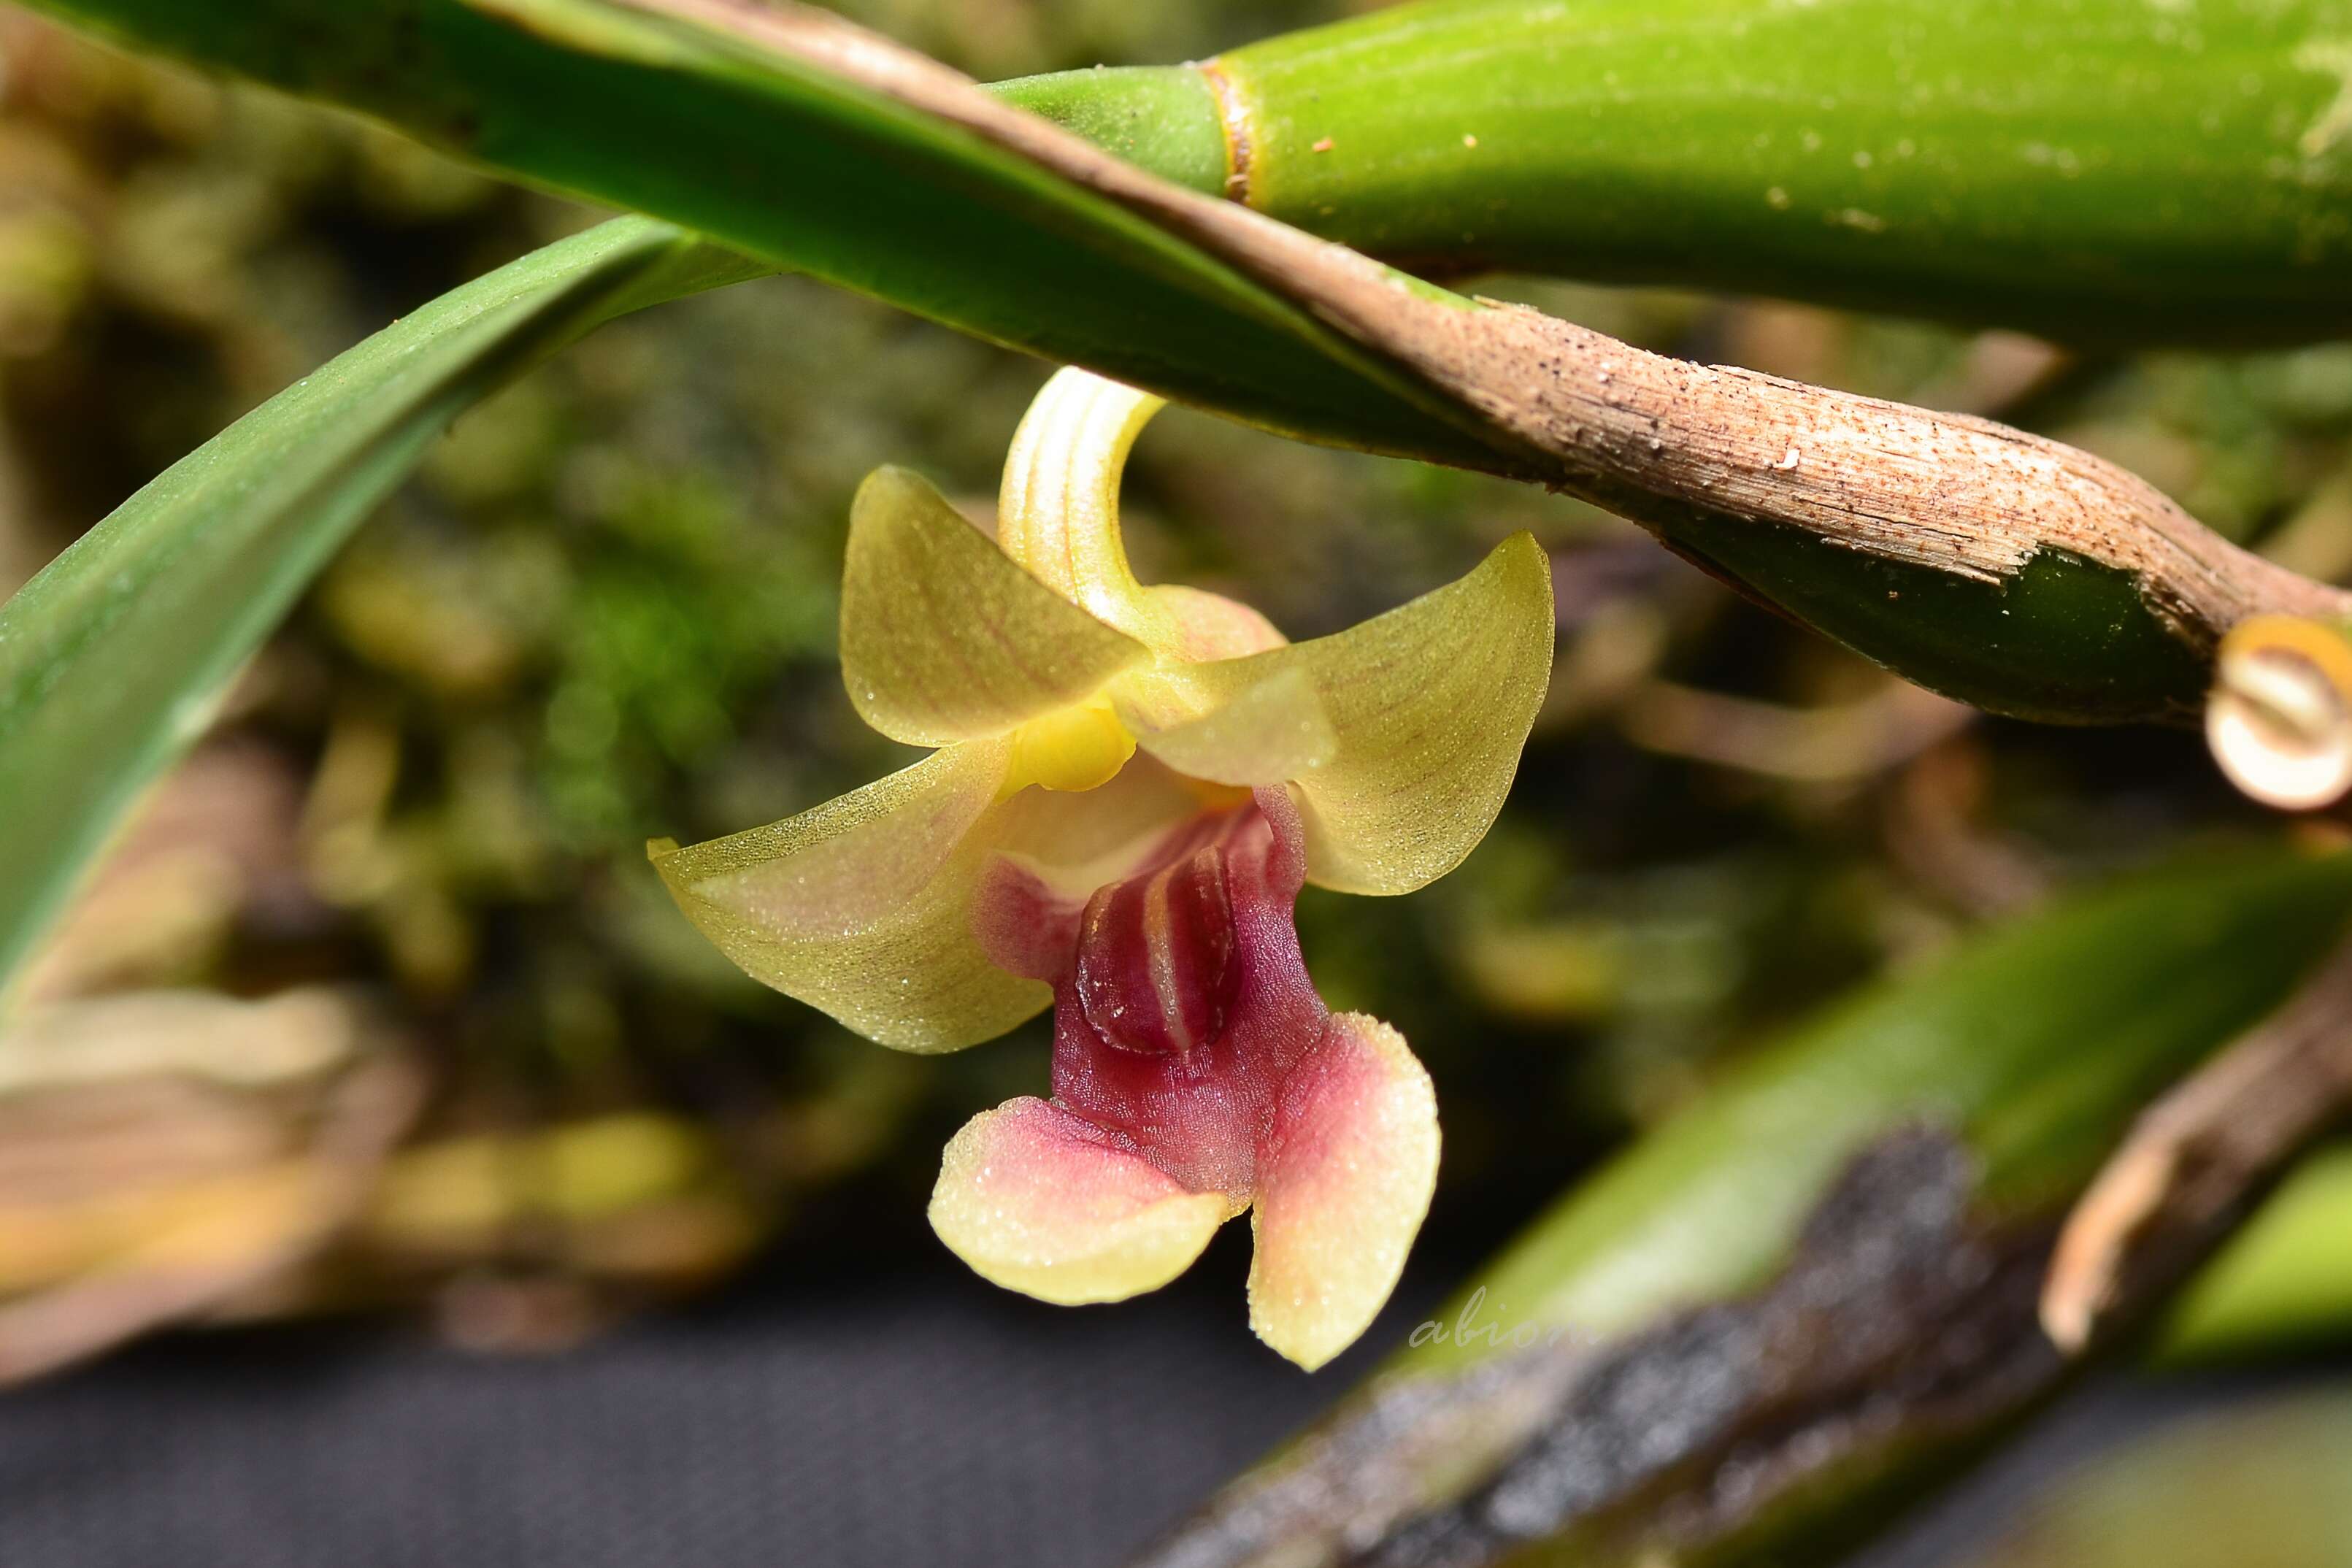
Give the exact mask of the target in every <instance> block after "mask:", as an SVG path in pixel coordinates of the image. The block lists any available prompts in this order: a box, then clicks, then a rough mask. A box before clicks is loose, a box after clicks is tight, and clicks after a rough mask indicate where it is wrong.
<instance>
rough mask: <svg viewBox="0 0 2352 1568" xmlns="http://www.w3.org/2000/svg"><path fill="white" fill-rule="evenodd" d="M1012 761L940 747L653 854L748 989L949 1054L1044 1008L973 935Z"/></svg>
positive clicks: (900, 1042) (995, 752)
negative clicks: (976, 902)
mask: <svg viewBox="0 0 2352 1568" xmlns="http://www.w3.org/2000/svg"><path fill="white" fill-rule="evenodd" d="M1008 750H1009V745H1008V743H1007V742H1003V741H974V742H967V743H965V744H963V745H960V746H950V747H948V748H947V749H945V750H943V751H939V752H933V753H931V755H929V757H926V758H924V759H923V760H922V761H921V762H919V763H916V764H915V765H914V766H912V767H909V768H906V769H903V770H902V771H900V772H898V773H892V774H890V775H889V776H888V777H887V778H883V779H877V781H875V782H874V783H873V784H867V785H866V787H865V788H864V789H860V790H856V791H853V792H852V793H850V794H848V795H843V796H841V797H840V798H839V799H837V800H832V801H828V802H826V803H825V804H824V805H820V806H818V807H816V808H815V809H814V810H813V811H805V812H803V813H802V814H801V815H800V816H792V817H787V818H785V819H784V820H783V821H782V822H777V823H772V824H770V825H769V826H765V827H755V828H752V829H751V830H750V831H748V832H744V833H738V834H734V835H732V836H731V837H726V838H715V839H711V840H709V842H707V843H703V844H697V845H694V846H692V847H688V848H684V849H681V848H679V847H677V846H676V845H675V844H672V843H670V842H669V841H667V840H666V839H665V840H656V842H655V843H654V844H653V845H651V846H650V847H649V850H650V853H651V855H652V858H653V862H654V865H655V867H656V869H658V870H659V871H660V872H661V877H662V880H663V881H664V882H666V883H667V884H668V887H669V890H670V894H671V896H672V897H674V898H675V899H677V905H678V908H679V909H680V910H684V911H685V913H686V916H687V918H688V920H691V921H693V922H694V923H695V925H696V926H697V927H698V928H699V929H700V930H701V931H702V933H703V934H704V935H705V936H708V937H709V939H710V940H711V941H712V942H716V943H717V944H718V945H719V950H720V951H721V952H725V953H726V954H727V956H728V957H730V958H731V959H733V960H734V961H735V962H736V963H738V964H740V965H741V966H742V968H743V970H744V972H745V973H749V974H750V975H751V977H752V978H753V979H755V980H758V981H760V982H761V983H762V984H768V985H772V986H773V987H775V988H776V989H777V990H779V991H782V992H783V993H784V994H786V995H789V996H795V997H798V998H799V999H800V1000H802V1001H803V1002H806V1003H808V1004H809V1005H812V1006H814V1007H818V1008H822V1009H823V1010H824V1012H826V1013H829V1014H831V1015H832V1016H834V1017H835V1018H837V1019H839V1020H840V1021H841V1022H842V1023H843V1024H845V1025H846V1026H848V1027H850V1028H852V1029H855V1030H856V1031H857V1033H859V1034H861V1035H864V1036H865V1037H867V1038H868V1039H871V1040H876V1041H878V1042H880V1043H881V1044H883V1045H886V1046H893V1047H898V1049H900V1050H908V1051H951V1050H958V1049H961V1047H965V1046H969V1045H971V1044H974V1043H975V1042H977V1041H981V1040H985V1039H989V1038H991V1037H994V1036H997V1035H1001V1034H1003V1032H1004V1031H1005V1030H1007V1029H1009V1028H1011V1027H1013V1026H1014V1025H1015V1024H1018V1023H1020V1022H1021V1021H1022V1020H1023V1019H1024V1018H1027V1017H1029V1016H1032V1015H1034V1014H1035V1013H1036V1012H1038V1011H1039V1010H1040V1009H1042V1008H1043V1007H1045V1005H1046V1004H1047V1003H1048V1002H1050V1001H1052V1000H1053V994H1052V993H1051V991H1050V990H1049V989H1048V988H1047V987H1045V985H1042V984H1039V983H1037V982H1036V981H1034V980H1023V979H1019V978H1017V977H1015V976H1013V975H1010V974H1007V973H1004V972H1003V970H1001V969H998V968H997V967H996V966H995V965H994V964H992V963H990V962H989V961H988V958H987V956H986V955H985V954H983V953H982V952H981V949H980V945H979V943H978V942H977V941H976V940H975V939H974V938H973V935H972V931H971V900H972V894H973V891H974V889H975V888H976V886H977V884H978V881H979V879H980V876H981V873H982V871H983V870H984V869H985V866H986V862H987V860H988V858H989V855H990V852H991V850H992V847H993V844H994V833H993V830H994V829H995V828H996V826H998V825H999V822H1000V820H1001V817H1000V816H999V815H998V814H997V808H996V805H995V803H996V799H997V793H998V789H999V786H1000V785H1001V784H1003V779H1004V771H1005V759H1006V752H1007V751H1008Z"/></svg>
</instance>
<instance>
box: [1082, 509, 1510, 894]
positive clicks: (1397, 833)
mask: <svg viewBox="0 0 2352 1568" xmlns="http://www.w3.org/2000/svg"><path fill="white" fill-rule="evenodd" d="M1551 647H1552V598H1551V569H1550V565H1549V562H1548V561H1547V560H1546V559H1545V556H1544V552H1543V551H1542V549H1541V548H1540V547H1539V546H1538V545H1537V543H1536V542H1535V540H1534V539H1533V538H1532V537H1531V536H1529V535H1528V534H1524V533H1522V534H1519V535H1517V536H1516V537H1514V538H1512V539H1509V540H1507V541H1505V542H1503V543H1502V544H1501V545H1500V546H1498V547H1497V548H1496V550H1495V552H1494V553H1493V554H1491V555H1489V556H1487V557H1486V561H1485V562H1484V563H1482V564H1480V566H1479V567H1478V568H1477V570H1475V572H1472V573H1471V574H1469V575H1468V576H1466V577H1464V578H1462V579H1461V580H1460V581H1458V582H1455V583H1452V584H1448V585H1446V586H1445V587H1443V588H1440V589H1438V590H1436V591H1435V592H1434V593H1431V594H1424V595H1422V596H1421V597H1420V598H1418V599H1415V600H1413V601H1412V603H1411V604H1409V605H1404V606H1402V608H1399V609H1395V610H1391V611H1390V612H1389V613H1388V614H1387V615H1384V616H1376V617H1374V618H1373V619H1371V620H1369V621H1366V622H1364V623H1363V624H1362V625H1361V626H1351V627H1349V629H1348V630H1346V631H1344V632H1340V633H1338V634H1337V635H1335V636H1332V637H1318V638H1316V639H1315V640H1313V641H1312V642H1304V643H1295V644H1293V645H1291V646H1290V647H1280V648H1275V649H1273V650H1271V651H1269V652H1266V653H1261V654H1255V655H1252V656H1251V657H1249V658H1236V659H1225V660H1221V661H1219V662H1216V663H1213V664H1202V665H1191V666H1185V667H1181V668H1162V669H1156V670H1149V671H1138V672H1135V673H1132V674H1129V675H1128V676H1125V677H1123V678H1121V679H1120V680H1119V681H1118V684H1117V685H1116V686H1114V687H1113V692H1114V694H1115V695H1116V697H1117V699H1118V703H1119V711H1120V717H1121V719H1122V720H1123V721H1125V722H1126V723H1127V725H1128V727H1129V728H1130V729H1131V730H1133V731H1135V732H1136V735H1137V737H1138V740H1139V743H1140V744H1141V745H1142V747H1143V749H1144V750H1145V751H1147V752H1150V753H1151V754H1153V755H1155V756H1158V757H1160V759H1161V760H1162V761H1164V762H1166V763H1168V764H1169V765H1170V766H1171V767H1173V768H1176V769H1177V770H1178V771H1180V772H1183V773H1191V774H1192V775H1193V776H1195V777H1199V778H1206V779H1212V780H1214V781H1215V782H1217V783H1220V784H1244V785H1249V786H1252V787H1258V786H1262V785H1265V784H1274V783H1276V782H1282V781H1287V782H1289V783H1291V784H1295V785H1296V786H1297V791H1298V795H1299V805H1300V809H1301V813H1302V815H1303V816H1305V818H1306V823H1307V878H1308V879H1309V880H1311V881H1313V882H1316V883H1318V885H1320V886H1323V887H1327V888H1336V889H1339V890H1341V891H1343V892H1351V893H1405V892H1411V891H1412V889H1415V888H1419V887H1421V886H1423V884H1424V883H1427V882H1430V881H1432V880H1433V879H1436V878H1438V877H1442V876H1444V874H1445V873H1446V872H1447V871H1450V870H1452V869H1453V868H1454V867H1455V866H1457V865H1459V864H1460V863H1461V861H1462V858H1463V857H1464V856H1465V855H1467V854H1469V853H1470V851H1471V850H1472V849H1473V848H1475V847H1476V846H1477V843H1478V840H1479V839H1481V838H1482V837H1486V829H1487V827H1488V826H1491V825H1492V824H1493V822H1494V820H1495V814H1496V812H1498V811H1500V810H1501V809H1502V805H1503V797H1504V795H1506V794H1507V793H1508V791H1509V789H1510V785H1511V778H1512V775H1513V774H1514V773H1516V772H1517V769H1518V762H1519V751H1520V748H1521V747H1522V746H1523V745H1525V744H1526V742H1527V738H1528V730H1529V728H1530V727H1531V726H1533V724H1534V723H1535V716H1536V710H1537V709H1538V707H1539V706H1541V704H1542V702H1543V694H1544V688H1545V686H1546V685H1547V684H1548V683H1549V679H1550V677H1551Z"/></svg>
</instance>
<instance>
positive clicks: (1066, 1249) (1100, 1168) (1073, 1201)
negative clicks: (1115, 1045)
mask: <svg viewBox="0 0 2352 1568" xmlns="http://www.w3.org/2000/svg"><path fill="white" fill-rule="evenodd" d="M1237 1206H1238V1205H1235V1204H1234V1202H1233V1201H1232V1200H1231V1199H1229V1198H1228V1197H1226V1196H1225V1194H1223V1193H1194V1192H1188V1191H1186V1190H1185V1189H1184V1188H1183V1187H1182V1186H1181V1185H1179V1184H1177V1182H1176V1181H1175V1179H1174V1178H1172V1177H1171V1176H1169V1175H1167V1174H1166V1173H1163V1172H1161V1171H1160V1170H1159V1169H1158V1168H1157V1167H1156V1166H1153V1165H1151V1164H1150V1163H1147V1162H1146V1161H1145V1160H1143V1159H1142V1158H1141V1157H1140V1156H1139V1155H1136V1154H1133V1153H1130V1152H1128V1151H1126V1150H1124V1149H1120V1148H1118V1147H1117V1146H1115V1145H1114V1144H1112V1143H1111V1142H1110V1141H1109V1136H1108V1134H1107V1133H1105V1132H1103V1131H1101V1130H1100V1129H1099V1128H1097V1127H1095V1126H1094V1125H1093V1124H1092V1123H1090V1122H1087V1121H1084V1120H1082V1119H1081V1118H1079V1117H1077V1116H1076V1115H1073V1114H1072V1113H1071V1112H1069V1111H1067V1110H1063V1109H1062V1108H1061V1107H1060V1106H1058V1105H1053V1104H1049V1103H1047V1102H1046V1101H1045V1100H1036V1099H1033V1098H1027V1097H1024V1098H1023V1099H1020V1100H1009V1101H1007V1102H1006V1103H1004V1104H1003V1105H1000V1106H998V1107H997V1108H996V1109H995V1110H986V1111H982V1113H981V1114H980V1115H978V1116H975V1117H973V1118H972V1119H971V1121H968V1122H966V1123H964V1126H963V1130H962V1131H960V1132H958V1133H957V1134H956V1135H955V1137H954V1138H953V1140H951V1141H950V1142H949V1144H948V1147H947V1153H946V1155H945V1156H944V1158H942V1159H941V1161H940V1180H939V1185H938V1186H937V1187H935V1188H934V1189H933V1190H932V1193H931V1209H930V1217H931V1228H932V1229H933V1230H935V1231H937V1232H938V1233H939V1237H940V1240H941V1241H943V1242H945V1243H947V1246H948V1250H949V1251H950V1252H952V1253H954V1254H955V1255H956V1256H957V1257H958V1258H962V1259H963V1260H964V1261H965V1262H966V1263H968V1264H970V1265H971V1267H972V1268H973V1269H974V1270H975V1271H976V1272H978V1273H979V1274H980V1275H981V1277H982V1278H983V1279H989V1280H991V1281H993V1282H994V1283H996V1284H998V1285H1002V1286H1003V1287H1004V1288H1005V1289H1008V1290H1018V1291H1020V1292H1022V1293H1023V1294H1024V1295H1027V1296H1034V1297H1036V1298H1037V1299H1038V1300H1042V1301H1052V1302H1055V1303H1057V1304H1059V1305H1062V1306H1076V1305H1077V1304H1079V1303H1081V1302H1087V1301H1121V1300H1126V1299H1127V1298H1128V1297H1129V1296H1137V1295H1140V1294H1142V1293H1143V1292H1144V1291H1146V1290H1156V1289H1159V1288H1160V1286H1162V1285H1165V1284H1167V1283H1168V1281H1170V1280H1171V1279H1175V1278H1176V1276H1177V1275H1179V1274H1181V1273H1182V1272H1184V1270H1185V1269H1187V1268H1191V1267H1192V1260H1193V1259H1194V1258H1198V1257H1200V1256H1201V1249H1202V1248H1203V1247H1207V1246H1208V1245H1209V1238H1210V1237H1212V1236H1214V1235H1215V1234H1216V1232H1217V1227H1218V1226H1221V1225H1223V1224H1224V1223H1225V1221H1226V1220H1228V1219H1230V1218H1231V1217H1232V1216H1233V1214H1234V1209H1235V1208H1236V1207H1237Z"/></svg>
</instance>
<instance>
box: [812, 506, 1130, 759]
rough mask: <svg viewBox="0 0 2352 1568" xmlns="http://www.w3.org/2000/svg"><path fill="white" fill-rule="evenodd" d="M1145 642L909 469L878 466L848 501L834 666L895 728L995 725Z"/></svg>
mask: <svg viewBox="0 0 2352 1568" xmlns="http://www.w3.org/2000/svg"><path fill="white" fill-rule="evenodd" d="M1149 657H1150V649H1148V648H1146V647H1144V645H1143V644H1141V643H1139V642H1138V641H1136V640H1135V639H1134V638H1133V637H1129V636H1127V635H1126V634H1125V633H1123V632H1120V631H1118V630H1117V629H1115V628H1113V627H1111V626H1105V625H1104V624H1103V623H1102V622H1101V621H1099V620H1097V619H1096V618H1095V617H1094V616H1090V615H1088V614H1087V612H1086V611H1085V610H1082V609H1080V608H1079V607H1078V606H1077V605H1076V603H1074V602H1073V601H1072V600H1071V599H1070V598H1068V597H1066V596H1065V595H1062V594H1060V593H1056V592H1055V590H1054V589H1053V588H1052V587H1049V586H1047V585H1046V584H1045V583H1042V582H1040V581H1038V579H1037V578H1036V577H1034V576H1033V575H1032V574H1030V573H1029V572H1027V571H1025V570H1024V569H1023V568H1022V566H1021V565H1020V563H1017V562H1015V561H1014V560H1013V558H1012V557H1011V556H1009V555H1007V554H1006V553H1005V552H1003V551H1002V550H1000V549H998V548H997V547H996V545H995V544H994V543H993V542H991V541H990V539H989V538H988V536H987V535H986V534H984V533H982V532H981V531H980V530H978V529H976V528H974V527H973V526H972V525H971V523H969V522H967V521H964V519H963V517H962V515H961V513H959V512H958V511H957V510H955V508H953V507H951V506H950V505H949V504H948V502H947V500H946V498H945V497H943V496H941V495H940V493H939V491H937V490H936V489H932V488H931V486H930V484H929V482H928V481H927V480H925V479H922V478H921V477H920V476H919V475H917V474H913V473H909V472H908V470H906V469H904V468H877V470H875V471H874V472H873V473H872V474H870V475H868V476H867V477H866V482H865V484H863V485H861V486H860V487H859V488H858V491H857V499H856V502H855V504H853V505H852V507H851V508H850V513H849V559H848V564H847V568H846V570H845V572H844V574H843V576H842V584H841V675H842V679H843V682H844V683H845V685H846V686H847V687H848V688H849V700H850V701H851V702H852V703H853V704H855V705H856V709H857V712H858V716H859V717H861V718H863V719H864V720H865V721H866V722H867V723H868V724H871V725H873V726H874V728H876V729H877V730H879V731H882V733H884V734H886V735H887V736H889V737H890V738H891V739H892V740H896V741H904V742H908V744H910V745H918V746H943V745H948V744H950V743H952V742H957V741H966V740H973V739H977V738H979V737H982V736H987V735H996V734H1002V733H1003V732H1004V731H1008V730H1010V729H1012V728H1013V727H1014V726H1015V725H1018V724H1021V723H1023V722H1024V721H1027V720H1030V719H1034V718H1036V717H1038V716H1039V715H1041V714H1046V713H1050V712H1052V711H1053V710H1055V709H1057V708H1060V707H1063V706H1064V705H1066V704H1069V703H1075V702H1079V701H1081V700H1084V699H1086V698H1087V697H1088V696H1090V695H1091V694H1092V693H1093V692H1095V691H1096V690H1097V689H1098V688H1100V687H1101V685H1102V684H1103V682H1105V681H1106V680H1108V679H1110V678H1111V677H1112V676H1114V675H1117V674H1118V672H1119V671H1120V670H1122V669H1126V668H1129V667H1130V666H1133V665H1135V664H1138V663H1140V662H1141V661H1143V660H1144V659H1146V658H1149Z"/></svg>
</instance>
